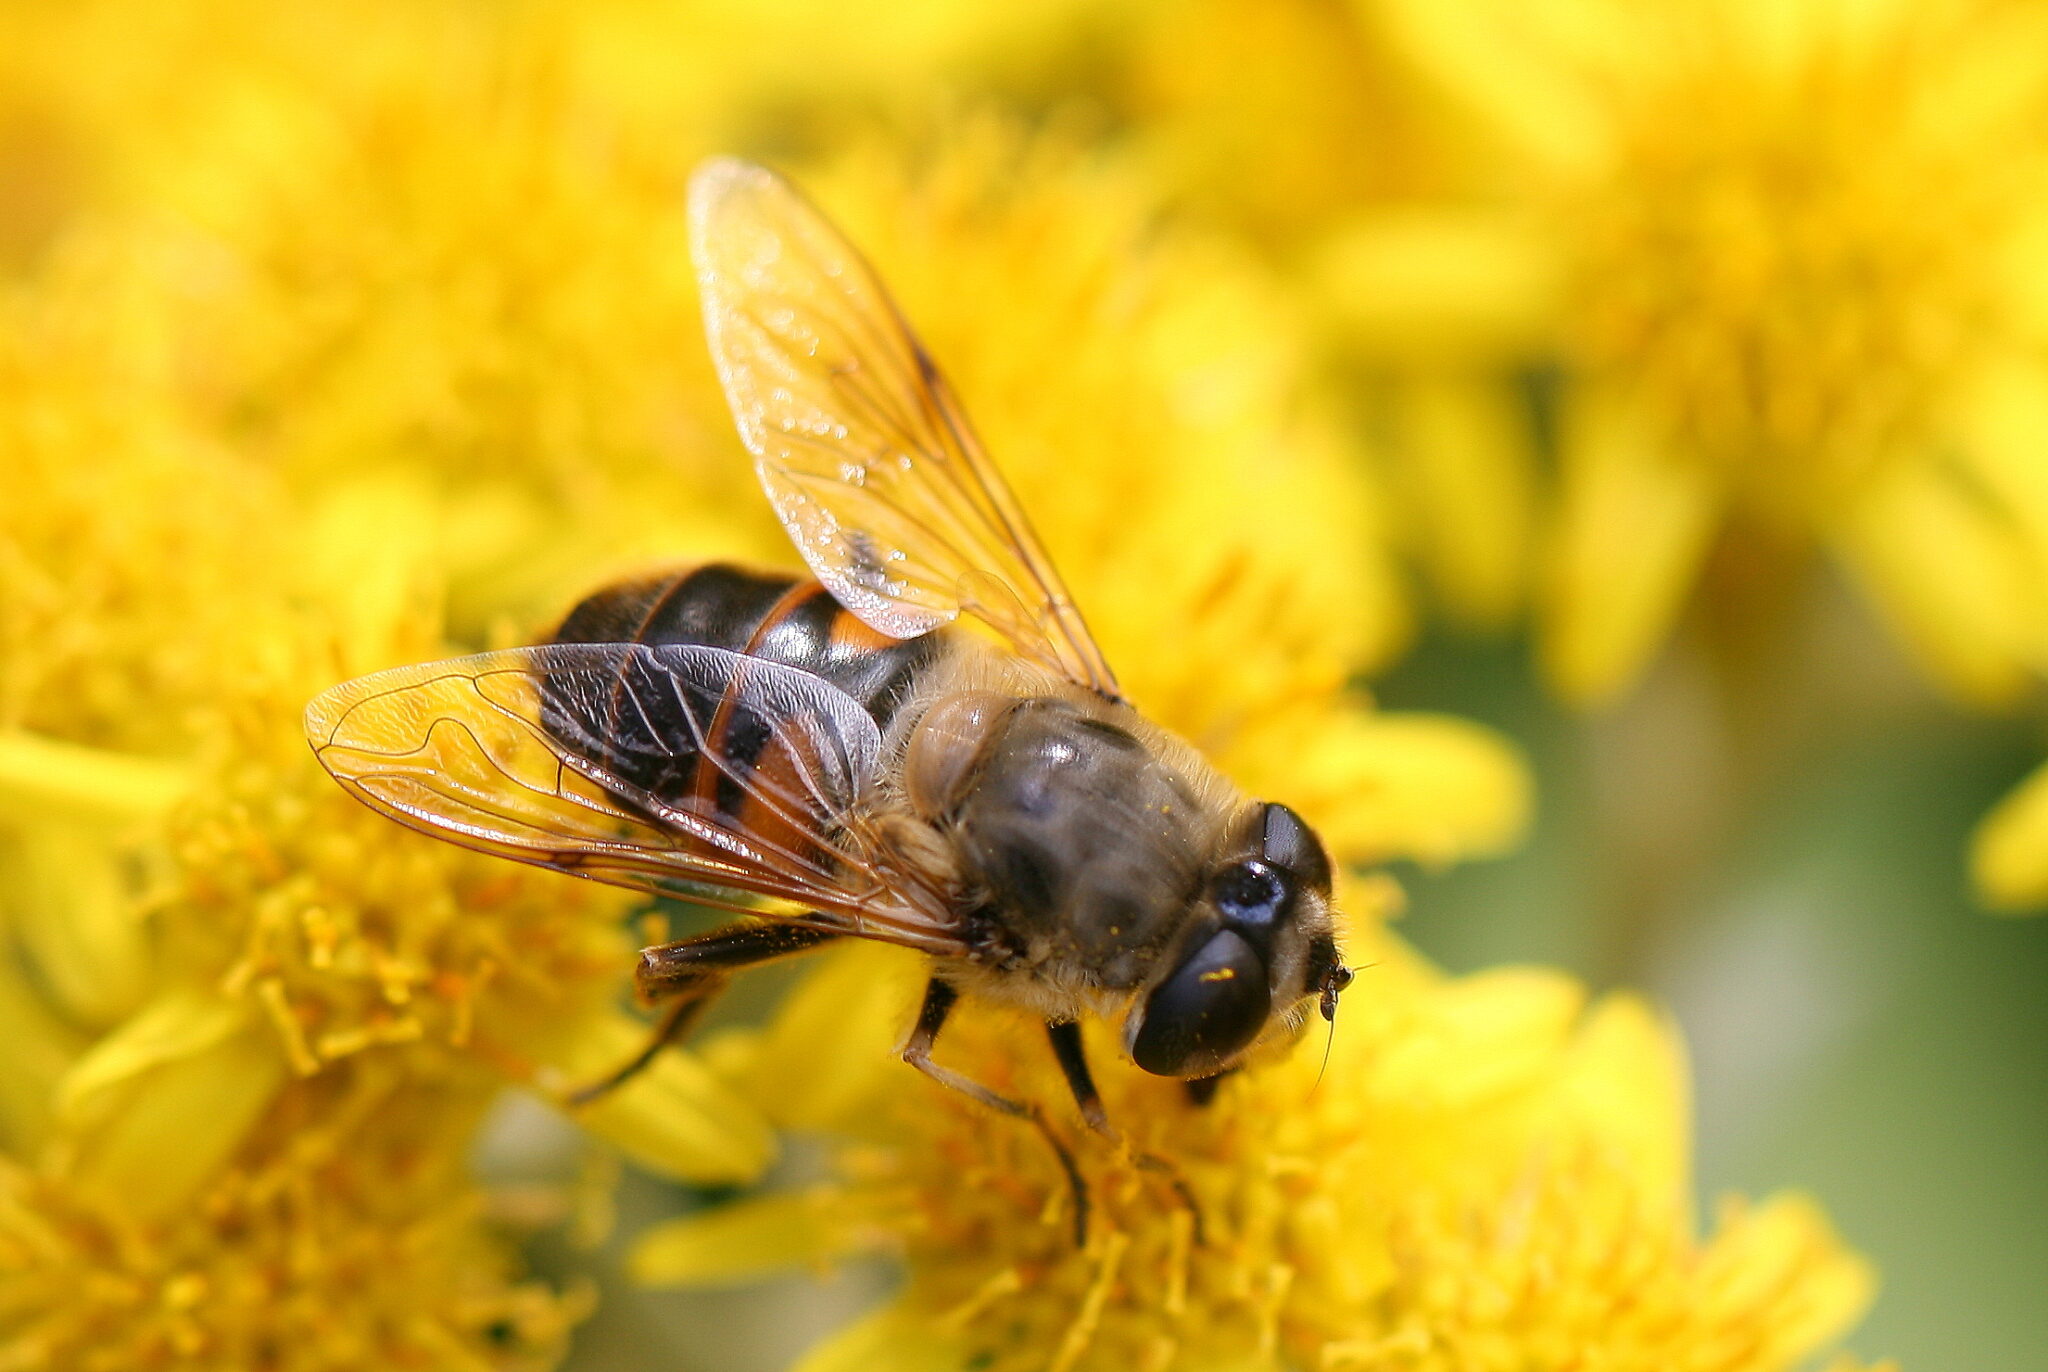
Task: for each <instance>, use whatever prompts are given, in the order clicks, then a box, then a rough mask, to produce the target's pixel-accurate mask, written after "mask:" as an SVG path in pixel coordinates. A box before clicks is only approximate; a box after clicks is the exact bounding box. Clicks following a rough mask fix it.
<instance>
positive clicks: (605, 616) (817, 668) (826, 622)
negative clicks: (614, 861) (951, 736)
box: [550, 564, 949, 846]
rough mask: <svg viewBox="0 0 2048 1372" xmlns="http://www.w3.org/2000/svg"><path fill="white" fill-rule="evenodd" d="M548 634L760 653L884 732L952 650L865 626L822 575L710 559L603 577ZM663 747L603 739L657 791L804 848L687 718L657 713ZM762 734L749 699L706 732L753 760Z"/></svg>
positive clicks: (632, 773) (610, 753)
mask: <svg viewBox="0 0 2048 1372" xmlns="http://www.w3.org/2000/svg"><path fill="white" fill-rule="evenodd" d="M550 641H551V642H555V643H644V644H648V645H650V646H654V645H660V644H664V643H696V644H703V645H706V646H708V647H713V648H725V649H728V650H729V651H732V652H736V653H744V654H746V655H747V656H749V657H757V658H764V659H766V660H768V661H771V662H779V663H782V664H784V665H786V666H790V667H795V668H798V669H799V670H801V671H805V672H809V673H811V674H812V675H813V676H818V677H822V678H824V679H825V680H826V681H828V682H830V683H831V684H832V685H834V686H836V687H838V688H839V689H840V690H842V691H844V692H846V694H847V695H849V696H851V697H853V699H854V700H856V701H858V702H859V703H860V704H861V705H862V706H864V707H865V708H866V709H867V711H868V712H869V713H870V714H871V715H873V716H874V718H875V721H876V723H877V724H879V725H880V726H881V727H882V728H883V729H884V730H886V729H887V728H888V725H889V720H890V717H891V716H892V715H893V714H894V713H895V711H896V709H897V708H898V707H899V706H900V705H901V704H902V702H903V701H904V699H905V698H906V697H907V696H908V695H909V694H910V692H911V690H912V689H913V688H914V686H915V685H916V683H917V680H918V677H919V676H920V674H921V673H922V672H923V671H924V669H925V668H926V667H927V666H929V665H930V664H931V663H932V662H933V661H934V660H936V659H937V658H938V657H939V656H941V655H942V654H943V653H944V652H945V651H946V648H947V645H948V642H949V637H948V635H946V634H944V633H933V634H927V635H925V636H923V637H922V638H914V639H901V640H899V639H893V638H888V637H885V636H884V635H882V634H879V633H877V632H875V631H874V630H873V629H870V628H868V626H867V625H865V624H863V623H861V622H860V620H859V619H857V618H855V617H854V616H853V615H852V614H851V613H849V612H848V611H847V610H846V609H845V608H843V607H842V606H841V605H840V604H839V602H838V601H836V600H834V599H833V598H832V596H831V593H830V592H828V591H827V590H826V589H825V588H824V587H823V586H821V585H820V584H819V583H818V582H816V581H813V580H808V579H802V578H798V577H794V576H790V575H787V574H775V573H768V574H763V573H758V572H749V571H743V570H741V569H739V568H737V567H730V566H724V565H717V564H714V565H712V566H708V567H697V568H692V569H689V570H686V571H680V572H672V573H667V574H664V575H661V576H656V577H650V578H648V579H646V580H642V581H632V582H625V583H622V584H620V585H616V586H610V587H607V588H606V589H604V590H602V591H599V592H597V593H596V594H595V595H592V596H590V597H589V598H588V599H586V600H585V601H583V602H582V603H581V604H580V605H578V606H577V607H576V608H575V609H573V610H571V611H570V612H569V614H568V616H567V617H566V618H565V619H564V620H563V621H562V623H561V626H560V627H559V628H557V629H556V630H555V632H554V634H553V635H552V637H551V639H550ZM650 723H651V724H652V725H653V726H654V727H655V728H656V729H657V730H658V731H659V732H660V734H661V743H662V744H663V745H664V750H665V752H666V753H667V756H666V757H660V758H657V757H652V756H650V754H649V752H648V751H647V750H645V749H643V748H631V749H627V748H613V749H607V750H606V752H607V756H606V757H604V758H603V759H597V760H601V761H603V762H604V763H605V765H606V766H607V767H608V768H610V769H611V770H612V771H613V772H614V774H615V775H618V776H620V777H621V779H622V780H625V781H628V782H631V783H632V784H633V785H635V786H637V787H639V788H641V789H642V790H644V791H646V792H648V793H650V794H652V795H654V796H656V797H659V798H660V799H662V800H665V801H670V802H676V803H684V802H694V803H696V804H699V805H701V804H702V803H704V802H705V801H709V802H711V803H712V804H713V805H714V806H715V807H716V809H717V810H718V812H719V813H720V814H723V815H726V816H729V817H731V818H733V819H734V820H736V821H738V822H739V824H740V826H741V827H742V828H744V829H746V830H747V831H748V832H750V833H753V834H756V835H757V836H759V837H761V838H764V839H770V840H780V841H786V842H788V843H792V844H797V845H799V846H800V844H801V841H800V840H799V839H797V837H796V836H794V835H791V834H789V833H788V832H787V831H786V828H785V826H783V825H781V824H780V823H779V822H777V821H776V820H775V819H774V818H773V817H772V816H771V815H768V814H766V813H763V810H764V807H762V806H760V805H759V804H758V803H757V802H755V801H753V800H752V799H751V798H750V797H749V796H747V794H746V792H745V791H744V789H743V788H742V787H741V785H740V783H739V782H738V781H737V780H736V779H735V778H734V777H733V776H731V775H728V774H727V772H726V770H724V769H721V768H716V767H712V766H711V765H709V764H708V763H706V762H705V761H704V760H703V758H702V757H701V756H700V755H699V753H698V751H697V749H696V747H695V745H694V742H693V734H692V730H691V727H690V725H689V723H688V722H687V721H684V720H675V721H662V720H658V719H657V720H653V721H650ZM768 739H769V734H768V730H767V726H766V725H765V724H764V723H763V721H762V720H761V719H759V718H758V717H757V716H755V715H753V714H752V713H751V712H750V711H748V710H746V709H745V708H744V707H740V706H731V707H726V708H721V709H720V710H719V711H718V713H717V715H716V716H715V717H714V718H713V720H712V721H711V722H710V728H709V740H708V741H709V742H710V744H711V746H712V747H713V748H714V749H716V750H717V752H718V753H719V754H720V756H721V759H722V760H723V761H724V763H725V764H726V767H727V768H751V767H752V766H754V765H755V764H756V763H757V762H758V761H759V759H760V757H761V754H762V751H763V750H764V748H765V747H766V745H767V743H768Z"/></svg>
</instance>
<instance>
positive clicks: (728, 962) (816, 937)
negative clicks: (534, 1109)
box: [569, 922, 838, 1105]
mask: <svg viewBox="0 0 2048 1372" xmlns="http://www.w3.org/2000/svg"><path fill="white" fill-rule="evenodd" d="M837 937H838V935H837V934H833V933H828V932H826V931H825V930H822V929H813V928H810V927H808V926H806V925H801V924H773V923H767V922H763V923H759V924H737V925H733V926H732V927H730V928H726V929H718V930H714V931H713V932H711V933H708V934H699V935H698V936H696V937H695V938H686V939H681V940H678V941H677V942H675V943H664V944H662V945H661V946H659V947H656V948H648V949H644V950H642V952H641V954H640V965H639V967H637V968H636V969H635V970H634V973H633V986H634V989H635V990H636V991H638V992H639V994H640V999H641V1000H642V1001H644V1002H646V1003H647V1004H649V1005H661V1006H663V1007H664V1009H663V1011H662V1016H661V1020H660V1022H659V1023H658V1024H657V1025H656V1026H655V1030H654V1033H653V1034H652V1035H651V1036H650V1037H649V1038H648V1041H647V1046H646V1047H644V1048H642V1049H641V1050H640V1051H639V1053H637V1054H636V1055H634V1056H633V1057H632V1058H631V1059H629V1060H628V1061H627V1062H625V1063H624V1064H623V1065H621V1066H620V1067H618V1068H617V1069H616V1070H614V1071H612V1072H610V1073H608V1074H606V1075H605V1076H604V1077H602V1078H600V1079H599V1080H597V1081H594V1082H592V1083H591V1084H590V1085H588V1086H584V1087H581V1088H579V1089H577V1090H575V1091H573V1092H571V1093H570V1095H569V1103H570V1104H571V1105H588V1104H589V1103H590V1102H592V1101H594V1100H596V1099H597V1098H598V1097H600V1096H603V1095H607V1094H609V1093H610V1092H612V1091H615V1090H617V1089H618V1088H619V1087H621V1086H623V1085H625V1084H626V1083H627V1082H629V1081H631V1080H632V1079H633V1078H634V1077H636V1076H638V1075H639V1074H640V1073H641V1072H643V1071H645V1070H646V1069H647V1067H648V1065H649V1064H650V1063H652V1062H653V1061H654V1059H655V1058H656V1057H657V1056H659V1055H660V1053H661V1050H662V1049H663V1048H665V1047H667V1046H668V1045H669V1044H671V1043H674V1042H676V1041H677V1040H679V1039H681V1038H682V1037H683V1036H684V1035H686V1034H688V1033H689V1032H690V1029H691V1028H692V1027H693V1026H694V1025H695V1024H696V1022H697V1020H698V1018H699V1017H700V1016H701V1015H702V1014H703V1013H704V1011H705V1010H706V1009H708V1008H710V1005H711V1002H712V1001H713V1000H715V999H716V998H717V996H718V993H719V992H720V991H723V990H724V989H725V983H726V982H727V981H728V980H730V979H731V977H732V974H733V973H734V972H737V971H740V970H742V969H743V968H747V967H757V966H759V965H760V964H762V963H764V962H774V961H777V960H778V959H781V958H786V957H794V956H795V955H796V954H798V953H807V952H809V951H810V950H811V949H813V948H816V947H817V946H818V945H819V944H821V943H824V942H825V941H826V940H828V939H833V938H837Z"/></svg>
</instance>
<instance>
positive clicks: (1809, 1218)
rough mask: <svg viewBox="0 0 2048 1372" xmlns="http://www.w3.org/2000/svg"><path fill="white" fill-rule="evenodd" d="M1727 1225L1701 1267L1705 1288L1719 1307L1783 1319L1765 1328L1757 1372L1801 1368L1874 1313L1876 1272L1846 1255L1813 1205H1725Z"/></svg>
mask: <svg viewBox="0 0 2048 1372" xmlns="http://www.w3.org/2000/svg"><path fill="white" fill-rule="evenodd" d="M1720 1220H1721V1223H1720V1227H1719V1233H1718V1234H1717V1235H1716V1237H1715V1242H1714V1243H1713V1244H1712V1245H1711V1246H1710V1247H1708V1248H1707V1250H1706V1251H1705V1253H1704V1255H1703V1256H1702V1259H1701V1264H1700V1267H1701V1272H1700V1276H1701V1286H1702V1288H1703V1289H1704V1290H1706V1291H1709V1292H1712V1293H1713V1298H1714V1300H1715V1301H1716V1303H1719V1304H1726V1305H1769V1304H1775V1305H1776V1307H1777V1310H1776V1318H1774V1319H1772V1320H1770V1321H1769V1322H1768V1323H1765V1324H1763V1327H1764V1328H1766V1329H1768V1330H1769V1333H1770V1345H1769V1346H1768V1347H1764V1348H1759V1349H1757V1350H1756V1363H1757V1365H1758V1366H1764V1367H1776V1366H1784V1365H1788V1364H1791V1363H1793V1362H1795V1361H1797V1360H1798V1359H1799V1357H1800V1356H1801V1355H1802V1354H1804V1353H1805V1352H1806V1351H1807V1350H1809V1349H1812V1348H1814V1347H1817V1346H1821V1345H1825V1344H1827V1343H1830V1342H1832V1341H1833V1340H1834V1339H1836V1338H1838V1337H1839V1336H1840V1335H1841V1334H1842V1333H1843V1332H1845V1331H1846V1330H1847V1329H1849V1328H1850V1326H1852V1325H1854V1324H1855V1322H1856V1321H1857V1320H1858V1319H1859V1318H1861V1317H1862V1315H1863V1312H1864V1311H1865V1310H1867V1309H1869V1308H1870V1302H1871V1300H1872V1299H1873V1298H1874V1297H1875V1296H1876V1294H1877V1274H1876V1272H1875V1271H1874V1270H1873V1269H1872V1268H1871V1266H1870V1264H1869V1263H1868V1262H1866V1261H1864V1260H1863V1259H1862V1258H1861V1257H1859V1256H1857V1255H1856V1254H1854V1253H1851V1252H1850V1251H1848V1250H1847V1249H1846V1248H1844V1247H1842V1244H1841V1240H1840V1239H1838V1238H1837V1237H1836V1236H1835V1233H1834V1229H1833V1228H1832V1226H1830V1225H1829V1223H1828V1220H1827V1216H1826V1215H1824V1214H1823V1213H1822V1212H1821V1209H1820V1207H1819V1206H1817V1205H1815V1204H1814V1203H1813V1201H1812V1200H1810V1199H1808V1198H1807V1197H1805V1196H1802V1195H1796V1194H1785V1195H1776V1196H1771V1197H1768V1198H1767V1199H1765V1200H1764V1201H1762V1202H1760V1203H1758V1204H1755V1205H1751V1204H1748V1203H1745V1202H1741V1201H1726V1202H1724V1203H1723V1204H1722V1206H1721V1212H1720ZM1795 1293H1796V1294H1795ZM1760 1323H1761V1322H1760Z"/></svg>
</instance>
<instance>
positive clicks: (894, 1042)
mask: <svg viewBox="0 0 2048 1372" xmlns="http://www.w3.org/2000/svg"><path fill="white" fill-rule="evenodd" d="M811 961H812V963H813V966H812V969H811V972H810V974H809V975H808V976H806V977H805V978H804V980H803V982H802V984H800V985H799V986H798V987H797V988H796V989H795V990H794V991H792V992H791V993H790V995H789V998H788V999H787V1000H786V1001H784V1002H783V1005H782V1008H781V1009H780V1010H779V1011H778V1012H777V1013H776V1016H775V1020H774V1022H773V1023H772V1024H770V1025H769V1026H768V1028H767V1029H766V1031H764V1032H763V1034H762V1035H761V1038H760V1040H759V1042H758V1044H757V1045H756V1047H755V1052H754V1055H753V1058H752V1061H751V1063H750V1064H749V1066H748V1072H747V1077H746V1082H747V1085H746V1088H745V1089H746V1091H747V1094H748V1096H749V1098H750V1099H751V1100H753V1101H754V1102H755V1103H756V1104H757V1105H758V1106H759V1107H760V1108H761V1109H763V1110H765V1111H767V1112H768V1114H769V1116H770V1117H771V1118H772V1119H773V1120H774V1121H775V1122H776V1123H777V1124H778V1125H780V1126H782V1127H783V1128H785V1129H804V1130H827V1129H847V1130H856V1131H857V1130H858V1128H859V1126H860V1123H861V1116H862V1114H863V1112H864V1111H866V1110H867V1109H868V1108H869V1103H870V1102H872V1101H873V1100H874V1099H875V1095H876V1093H877V1091H878V1090H886V1089H887V1088H888V1085H889V1083H891V1082H895V1083H897V1084H899V1085H915V1083H911V1082H905V1081H903V1075H904V1074H906V1073H908V1072H909V1071H910V1069H909V1068H907V1067H905V1066H904V1065H903V1064H902V1063H901V1062H900V1061H898V1059H897V1057H896V1050H897V1048H898V1047H899V1046H900V1045H901V1044H902V1042H903V1040H904V1038H905V1037H906V1036H907V1035H908V1034H909V1032H910V1025H911V1021H912V1020H913V1019H914V1018H915V1016H916V1012H917V1000H918V994H919V992H921V991H922V990H923V987H924V982H925V977H926V968H925V963H924V960H923V959H922V958H919V957H917V956H915V955H914V954H910V953H906V952H905V951H904V950H902V949H899V948H889V947H884V946H882V945H879V944H871V943H859V942H854V941H848V942H847V943H845V944H843V945H842V946H840V947H838V948H834V949H832V950H830V951H828V952H826V953H823V954H821V955H819V956H818V957H816V958H813V959H811Z"/></svg>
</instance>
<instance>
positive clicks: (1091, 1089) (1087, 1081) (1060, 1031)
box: [1045, 1020, 1202, 1245]
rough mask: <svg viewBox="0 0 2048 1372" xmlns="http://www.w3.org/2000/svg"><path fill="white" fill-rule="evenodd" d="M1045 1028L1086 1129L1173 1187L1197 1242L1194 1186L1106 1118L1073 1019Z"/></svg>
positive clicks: (1198, 1207) (1199, 1213)
mask: <svg viewBox="0 0 2048 1372" xmlns="http://www.w3.org/2000/svg"><path fill="white" fill-rule="evenodd" d="M1045 1032H1046V1036H1047V1037H1048V1038H1050V1039H1051V1040H1052V1051H1053V1056H1054V1057H1056V1058H1058V1059H1059V1062H1060V1071H1061V1073H1063V1074H1064V1075H1065V1076H1066V1079H1067V1089H1068V1090H1070V1091H1072V1092H1073V1093H1074V1104H1075V1105H1077V1106H1079V1107H1080V1109H1081V1118H1082V1120H1084V1121H1085V1122H1086V1123H1087V1125H1088V1127H1089V1128H1090V1129H1093V1130H1094V1131H1095V1132H1096V1133H1098V1134H1100V1135H1102V1137H1104V1138H1106V1139H1108V1140H1109V1141H1110V1142H1111V1143H1113V1144H1115V1145H1116V1146H1117V1147H1118V1148H1120V1149H1122V1150H1123V1152H1124V1155H1125V1156H1126V1157H1128V1158H1130V1160H1131V1161H1132V1162H1133V1163H1134V1164H1136V1166H1137V1167H1138V1168H1139V1169H1140V1170H1142V1171H1146V1172H1152V1173H1156V1174H1157V1175H1159V1176H1161V1177H1164V1178H1165V1179H1166V1184H1167V1185H1168V1186H1171V1187H1172V1188H1173V1191H1174V1194H1175V1195H1176V1196H1178V1197H1179V1198H1180V1203H1181V1204H1182V1205H1184V1206H1186V1207H1187V1210H1188V1215H1189V1217H1190V1218H1191V1219H1193V1220H1194V1238H1195V1243H1196V1244H1197V1245H1200V1244H1201V1243H1202V1207H1201V1205H1200V1204H1199V1203H1198V1202H1197V1201H1196V1200H1195V1193H1194V1189H1193V1188H1192V1187H1190V1186H1189V1185H1188V1181H1187V1178H1186V1177H1184V1176H1182V1175H1181V1170H1180V1169H1179V1168H1178V1167H1175V1166H1174V1165H1173V1164H1172V1163H1171V1162H1169V1161H1168V1160H1167V1159H1165V1158H1162V1157H1159V1156H1158V1155H1157V1154H1154V1153H1145V1152H1140V1151H1139V1150H1138V1149H1135V1148H1133V1147H1131V1145H1130V1142H1129V1141H1128V1140H1127V1139H1125V1138H1124V1136H1123V1131H1121V1130H1119V1129H1118V1128H1117V1127H1116V1126H1115V1125H1113V1124H1111V1123H1110V1122H1109V1113H1108V1112H1107V1111H1105V1110H1104V1109H1103V1108H1102V1093H1101V1092H1100V1091H1098V1090H1096V1089H1095V1077H1094V1074H1093V1073H1091V1072H1090V1071H1089V1070H1088V1055H1087V1053H1086V1052H1085V1051H1084V1050H1083V1048H1082V1046H1081V1026H1080V1025H1079V1024H1077V1023H1076V1022H1074V1021H1073V1020H1047V1021H1046V1023H1045Z"/></svg>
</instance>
